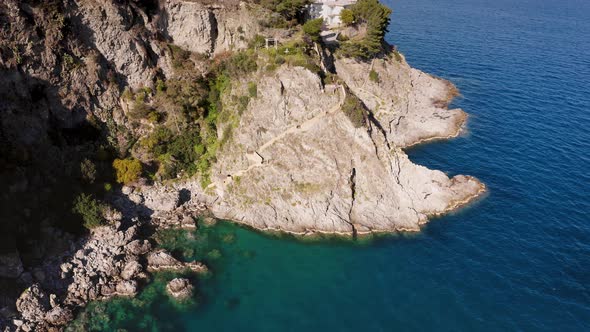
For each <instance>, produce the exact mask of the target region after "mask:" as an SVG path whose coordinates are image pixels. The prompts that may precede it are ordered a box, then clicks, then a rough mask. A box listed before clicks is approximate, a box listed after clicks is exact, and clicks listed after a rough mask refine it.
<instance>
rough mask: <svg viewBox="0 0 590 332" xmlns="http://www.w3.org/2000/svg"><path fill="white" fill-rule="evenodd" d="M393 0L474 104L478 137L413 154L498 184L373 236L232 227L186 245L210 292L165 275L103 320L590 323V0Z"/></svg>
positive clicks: (362, 326) (302, 326)
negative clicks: (416, 228)
mask: <svg viewBox="0 0 590 332" xmlns="http://www.w3.org/2000/svg"><path fill="white" fill-rule="evenodd" d="M385 2H386V3H387V4H389V5H390V6H391V7H392V8H393V9H394V15H393V21H392V26H391V29H390V30H391V32H390V34H389V35H388V40H389V41H390V42H392V43H394V44H396V45H397V46H398V47H399V49H400V50H401V51H402V52H403V53H404V54H405V55H406V56H407V58H408V61H409V62H410V63H411V64H412V65H413V66H415V67H417V68H420V69H423V70H424V71H427V72H430V73H434V74H436V75H439V76H442V77H445V78H448V79H451V80H452V81H453V82H454V83H456V85H457V86H458V87H459V89H460V90H461V92H462V94H463V97H461V98H459V99H457V100H456V102H455V104H454V106H457V107H461V108H463V109H465V110H466V111H467V112H468V113H470V114H471V118H470V122H469V126H468V129H469V133H468V134H467V135H465V136H463V137H460V138H458V139H455V140H452V141H448V142H440V143H434V144H429V145H424V146H420V147H417V148H414V149H412V150H411V151H409V154H410V157H411V158H412V159H413V160H414V161H416V162H418V163H421V164H424V165H427V166H429V167H432V168H437V169H441V170H444V171H447V172H448V173H449V174H459V173H461V174H470V175H474V176H477V177H478V178H480V179H481V180H482V181H483V182H485V183H486V184H487V185H488V187H489V189H490V192H489V195H488V196H487V197H486V198H485V199H483V200H481V201H479V202H477V203H475V204H474V205H473V206H471V207H469V208H467V209H465V210H462V211H461V212H459V213H456V214H453V215H450V216H446V217H444V218H440V219H437V220H435V221H433V222H432V223H430V224H429V225H428V226H427V227H425V228H424V230H423V232H421V233H420V234H415V235H397V236H393V237H389V238H383V239H378V240H376V241H374V242H373V243H370V244H351V243H343V242H334V241H324V242H321V243H313V244H311V243H301V242H298V241H294V240H292V239H284V238H283V239H280V238H274V237H269V236H265V235H262V234H259V233H256V232H252V231H249V230H245V229H241V228H237V227H235V226H231V225H219V226H217V227H216V228H214V229H213V230H211V229H210V230H207V231H206V232H208V235H207V237H208V239H209V240H210V241H209V242H208V243H207V244H199V243H197V242H196V241H194V240H190V239H189V240H185V242H184V244H183V246H184V247H185V248H193V247H194V248H197V249H199V248H201V250H196V251H195V252H194V253H196V256H204V257H198V258H204V259H205V260H206V261H207V262H208V263H209V265H211V266H212V270H213V275H212V277H210V278H207V279H203V280H200V281H199V282H198V285H199V289H200V294H199V296H198V298H197V300H196V301H197V302H198V304H196V305H187V306H184V307H174V306H172V304H170V302H168V300H167V299H166V297H165V296H162V294H161V285H162V283H161V282H160V283H158V282H156V283H155V284H154V285H152V286H150V287H151V288H149V287H148V292H151V293H149V295H150V296H146V300H145V301H144V302H142V303H143V304H141V303H136V304H137V305H136V306H133V305H131V304H130V303H126V304H124V305H123V304H121V303H111V304H109V305H108V306H110V308H111V309H112V312H111V314H110V316H111V317H110V319H111V321H110V322H109V323H107V324H106V325H103V326H102V330H114V329H116V328H119V327H125V328H127V329H128V330H137V331H139V330H149V329H153V330H158V329H159V330H165V331H169V330H173V331H197V330H201V331H392V330H402V331H412V330H438V331H457V330H477V331H505V330H523V331H538V330H548V331H555V330H558V331H582V330H590V220H589V219H590V218H589V217H588V216H589V211H590V199H589V198H590V195H589V194H588V192H589V191H590V176H589V174H588V171H589V166H590V156H589V153H590V132H589V130H588V128H590V38H589V37H588V36H589V35H590V2H588V1H586V0H562V1H557V0H555V1H550V0H535V1H533V0H521V1H518V2H516V1H509V0H495V1H484V0H438V1H434V0H412V1H394V0H388V1H385ZM227 234H233V236H230V237H229V238H228V237H227ZM179 236H181V237H183V236H186V235H182V234H180V235H179ZM224 238H225V239H226V241H224V240H223V239H224ZM203 246H205V247H207V249H206V250H204V249H202V247H203ZM213 248H218V249H220V253H221V255H222V257H220V258H215V256H216V255H215V254H213V255H207V254H206V253H205V252H208V251H210V250H211V249H213ZM194 253H191V252H185V254H186V255H188V256H191V255H192V254H194ZM164 279H165V278H164ZM158 287H160V288H158ZM158 289H159V291H160V292H159V291H158ZM140 305H143V307H141V306H140ZM95 312H98V311H95ZM121 312H123V313H124V316H125V317H122V318H120V319H118V318H117V317H114V315H115V313H118V314H119V315H121ZM90 314H92V311H91V312H90ZM107 316H108V315H107ZM101 317H103V316H101ZM140 322H141V324H142V325H140Z"/></svg>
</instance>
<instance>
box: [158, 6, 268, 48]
mask: <svg viewBox="0 0 590 332" xmlns="http://www.w3.org/2000/svg"><path fill="white" fill-rule="evenodd" d="M230 2H232V1H230ZM261 10H262V9H259V8H257V9H255V8H253V7H251V6H250V5H249V4H247V3H246V2H239V3H237V1H236V2H235V3H233V4H232V3H229V4H228V3H224V2H222V3H219V2H213V3H207V2H203V1H201V2H188V1H177V0H173V1H166V2H165V3H164V5H163V8H162V14H161V15H160V17H159V20H158V23H157V27H158V29H159V30H160V31H163V32H164V34H165V35H166V36H167V37H168V38H169V39H170V40H171V41H172V42H173V43H174V44H175V45H178V46H180V47H182V48H185V49H187V50H189V51H191V52H195V53H201V54H219V53H222V52H226V51H229V50H236V49H242V48H245V47H247V46H248V41H249V40H251V39H252V37H254V35H256V34H257V33H260V32H261V27H260V24H259V23H258V18H259V17H260V14H259V13H258V12H259V11H261Z"/></svg>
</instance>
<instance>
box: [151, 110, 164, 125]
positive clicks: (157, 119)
mask: <svg viewBox="0 0 590 332" xmlns="http://www.w3.org/2000/svg"><path fill="white" fill-rule="evenodd" d="M147 120H148V121H149V122H151V123H158V122H160V121H161V120H162V114H160V113H158V112H156V111H151V112H149V113H148V116H147Z"/></svg>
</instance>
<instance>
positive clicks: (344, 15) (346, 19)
mask: <svg viewBox="0 0 590 332" xmlns="http://www.w3.org/2000/svg"><path fill="white" fill-rule="evenodd" d="M340 20H341V21H342V24H344V25H351V24H353V23H354V12H353V11H352V10H350V9H343V10H342V11H341V12H340Z"/></svg>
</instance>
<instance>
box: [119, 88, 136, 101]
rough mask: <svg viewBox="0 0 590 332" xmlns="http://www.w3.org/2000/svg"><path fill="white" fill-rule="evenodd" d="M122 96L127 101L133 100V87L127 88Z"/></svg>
mask: <svg viewBox="0 0 590 332" xmlns="http://www.w3.org/2000/svg"><path fill="white" fill-rule="evenodd" d="M121 98H123V99H124V100H126V101H131V99H133V92H131V89H129V87H126V88H125V90H124V91H123V93H122V94H121Z"/></svg>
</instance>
